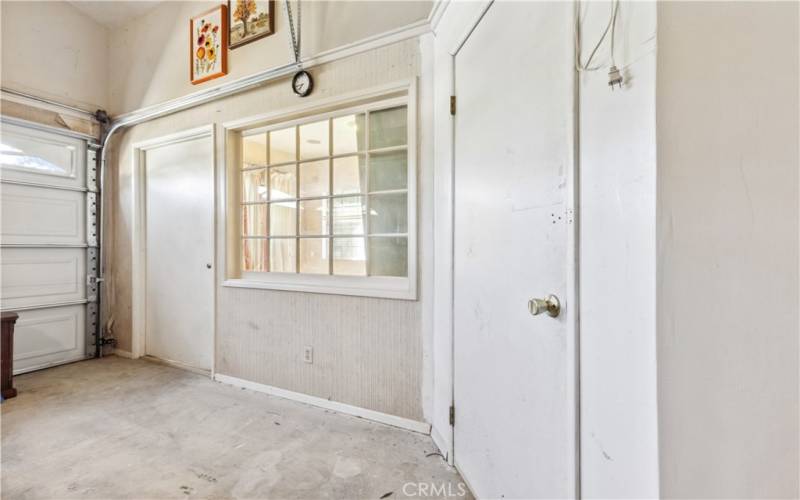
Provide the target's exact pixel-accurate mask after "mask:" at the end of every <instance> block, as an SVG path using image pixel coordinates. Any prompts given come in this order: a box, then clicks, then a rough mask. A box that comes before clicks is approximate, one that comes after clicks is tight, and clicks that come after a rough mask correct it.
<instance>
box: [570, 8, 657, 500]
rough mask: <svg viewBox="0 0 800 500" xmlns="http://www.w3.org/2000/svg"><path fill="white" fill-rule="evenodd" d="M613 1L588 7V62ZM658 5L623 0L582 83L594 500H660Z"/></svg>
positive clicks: (585, 326)
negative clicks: (614, 72) (615, 73)
mask: <svg viewBox="0 0 800 500" xmlns="http://www.w3.org/2000/svg"><path fill="white" fill-rule="evenodd" d="M610 10H611V8H610V4H609V2H583V3H582V12H581V19H582V20H583V26H582V37H581V39H582V42H581V44H582V59H583V60H584V61H585V60H586V59H587V58H588V57H589V53H590V52H591V50H592V49H593V48H594V46H595V44H596V43H597V40H598V39H599V38H600V35H601V34H602V31H603V30H604V29H605V28H606V26H607V25H608V20H609V13H610ZM655 35H656V4H655V3H654V2H632V1H623V2H621V3H620V7H619V12H618V19H617V31H616V40H615V41H616V43H615V45H616V50H615V56H616V63H617V66H618V67H619V68H620V69H621V70H622V71H623V74H624V77H625V83H624V85H623V87H622V89H619V88H617V89H614V90H613V91H612V90H611V89H610V88H609V87H608V66H609V65H610V60H609V57H608V54H609V44H608V41H609V40H606V44H605V45H604V46H603V47H602V48H601V49H600V50H599V51H598V54H597V56H595V61H594V62H593V63H592V64H593V65H595V64H600V65H602V69H600V70H598V71H595V72H584V73H581V75H580V88H579V93H580V106H579V108H580V111H579V113H580V126H579V143H580V153H579V158H580V167H579V177H580V204H579V207H580V209H579V215H580V217H579V226H580V238H579V240H580V249H579V253H580V316H581V320H580V338H581V451H582V454H581V464H582V467H581V469H582V485H581V490H582V494H583V496H584V497H586V498H654V497H657V496H658V484H659V478H658V442H657V427H656V426H657V405H656V346H655V341H656V338H655V335H656V331H655V313H656V309H655V305H656V296H655V274H656V271H655V269H656V253H655V238H656V234H655V224H654V222H655V210H656V199H655V197H656V134H655V125H656V122H655V103H656V100H655V99H656V85H655V77H656V43H655Z"/></svg>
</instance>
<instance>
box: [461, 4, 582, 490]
mask: <svg viewBox="0 0 800 500" xmlns="http://www.w3.org/2000/svg"><path fill="white" fill-rule="evenodd" d="M571 10H572V5H571V4H569V3H566V2H561V3H556V2H552V3H541V2H495V3H494V4H493V5H492V6H491V7H490V8H489V9H488V11H487V12H486V14H485V15H484V17H483V18H482V19H481V20H480V21H479V23H478V24H477V26H476V27H475V30H474V31H473V32H472V33H471V35H470V36H469V38H468V39H467V40H466V42H465V43H464V45H463V46H462V47H461V48H460V50H459V51H458V52H457V54H456V55H455V66H454V67H455V94H456V98H457V100H458V106H457V112H456V115H455V174H454V175H455V207H454V208H455V224H454V231H455V233H454V264H455V268H454V328H455V339H454V342H455V343H454V370H455V372H454V401H455V410H456V411H455V429H454V433H455V434H454V458H455V463H456V465H457V467H458V468H459V470H460V471H461V472H462V474H463V475H464V477H465V479H466V480H467V481H468V482H469V483H470V485H471V487H472V488H473V489H474V493H475V494H476V495H477V496H479V497H481V498H484V497H485V498H501V497H505V498H568V497H572V496H574V495H575V494H576V466H575V460H576V453H575V443H576V437H575V436H576V421H575V411H576V408H575V393H574V391H575V385H574V370H575V345H574V342H573V337H572V336H573V335H574V332H575V328H574V324H573V318H574V311H573V310H571V308H570V305H571V304H570V297H568V295H569V294H572V293H573V287H572V286H570V285H569V280H570V278H569V277H570V275H571V271H572V270H571V268H570V264H569V260H570V258H569V255H570V254H571V252H570V251H569V245H571V244H572V243H571V241H572V240H571V238H570V232H571V231H572V221H571V216H570V214H571V211H570V203H571V202H570V199H571V193H572V189H571V187H570V186H571V182H572V181H571V175H572V173H571V172H572V161H573V160H572V158H573V153H572V148H573V139H572V137H573V136H572V126H573V118H572V117H573V108H572V102H573V88H574V85H573V70H572V60H573V56H572V47H573V46H572V43H571V33H572V31H571V29H572V28H571V21H570V19H571V17H570V16H571ZM549 294H554V295H556V296H557V297H558V298H559V299H560V300H561V306H562V307H561V312H560V315H559V316H558V317H551V316H549V315H548V314H546V313H545V314H540V315H537V316H534V315H532V314H531V313H530V312H529V310H528V300H529V299H530V298H544V297H546V296H547V295H549Z"/></svg>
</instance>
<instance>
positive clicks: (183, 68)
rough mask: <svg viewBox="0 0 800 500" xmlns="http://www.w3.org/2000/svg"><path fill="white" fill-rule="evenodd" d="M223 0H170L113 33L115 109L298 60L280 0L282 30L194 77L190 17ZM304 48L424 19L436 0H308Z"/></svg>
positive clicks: (309, 51)
mask: <svg viewBox="0 0 800 500" xmlns="http://www.w3.org/2000/svg"><path fill="white" fill-rule="evenodd" d="M219 3H220V2H219V1H213V0H212V1H202V0H197V1H169V2H164V3H163V4H162V5H159V6H158V7H156V8H155V9H153V10H152V11H150V12H149V13H147V14H146V15H144V16H142V17H140V18H138V19H136V20H133V21H131V22H129V23H127V24H125V25H124V26H121V27H120V28H117V29H114V30H112V31H111V32H110V45H109V65H110V68H109V69H110V71H111V78H110V81H109V89H110V111H111V112H112V113H113V114H121V113H124V112H128V111H132V110H134V109H137V108H141V107H144V106H148V105H152V104H157V103H160V102H163V101H166V100H169V99H174V98H176V97H180V96H183V95H186V94H189V93H191V92H195V91H198V90H201V89H205V88H209V87H214V86H217V85H219V84H221V83H224V82H226V81H229V80H233V79H236V78H239V77H243V76H248V75H251V74H253V73H256V72H258V71H261V70H265V69H269V68H273V67H277V66H281V65H283V64H286V63H289V62H292V61H293V60H294V56H293V55H292V54H293V53H292V48H291V43H290V41H289V34H288V31H289V25H288V22H287V21H286V15H285V14H284V9H283V1H276V2H275V8H274V12H275V31H276V32H275V34H273V35H271V36H268V37H265V38H261V39H259V40H256V41H254V42H251V43H249V44H247V45H243V46H241V47H237V48H235V49H233V50H231V51H230V52H229V53H228V75H226V76H224V77H221V78H217V79H214V80H209V81H208V82H205V83H202V84H200V85H192V84H191V82H190V81H189V55H188V50H187V49H188V48H187V43H188V41H187V40H188V31H187V30H188V29H189V28H188V20H189V19H190V18H191V17H192V16H194V15H196V14H198V13H201V12H204V11H206V10H208V9H209V8H211V7H213V6H214V5H219ZM302 9H303V11H302V16H301V18H302V22H303V29H302V53H303V56H304V57H306V56H313V55H316V54H319V53H321V52H323V51H326V50H330V49H333V48H336V47H340V46H342V45H346V44H349V43H353V42H356V41H359V40H362V39H364V38H367V37H370V36H373V35H378V34H381V33H385V32H387V31H392V30H396V29H398V28H401V27H404V26H406V25H408V24H412V23H414V22H416V21H424V20H425V19H426V17H427V16H428V13H429V12H430V10H431V2H429V1H409V2H400V1H371V2H370V1H324V2H319V1H318V2H303V6H302Z"/></svg>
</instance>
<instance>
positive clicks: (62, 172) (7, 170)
mask: <svg viewBox="0 0 800 500" xmlns="http://www.w3.org/2000/svg"><path fill="white" fill-rule="evenodd" d="M1 131H2V137H3V139H2V145H1V146H0V176H1V177H2V179H3V180H4V181H7V182H8V181H15V182H29V183H35V184H47V185H51V186H59V187H70V188H80V189H82V188H84V187H85V186H86V181H85V169H84V165H85V163H86V161H85V154H86V152H85V151H86V148H85V143H84V142H83V141H81V140H80V139H74V138H71V137H63V136H58V135H55V134H48V133H46V132H41V131H38V130H33V129H27V128H24V127H20V126H16V125H11V124H8V123H4V124H2V129H1Z"/></svg>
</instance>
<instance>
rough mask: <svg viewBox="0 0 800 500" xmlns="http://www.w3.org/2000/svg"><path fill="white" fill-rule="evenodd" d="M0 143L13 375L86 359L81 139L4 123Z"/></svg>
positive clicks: (3, 282)
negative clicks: (13, 323)
mask: <svg viewBox="0 0 800 500" xmlns="http://www.w3.org/2000/svg"><path fill="white" fill-rule="evenodd" d="M0 139H1V142H2V143H1V144H0V213H2V220H1V221H0V247H1V248H0V302H1V303H2V309H3V310H4V311H14V312H17V313H18V314H19V319H18V320H17V324H16V328H15V334H14V373H15V374H17V373H23V372H26V371H31V370H36V369H39V368H45V367H47V366H53V365H58V364H63V363H69V362H71V361H76V360H79V359H83V358H85V357H86V356H87V353H88V355H91V354H92V352H93V349H88V350H87V344H91V343H93V338H92V336H91V334H92V333H93V330H94V328H93V326H94V324H95V323H94V322H95V321H96V320H95V319H94V311H96V306H95V304H91V305H92V314H89V315H88V317H87V303H88V302H90V301H94V300H95V299H96V297H95V295H96V288H95V287H94V286H92V287H88V289H87V276H88V275H89V274H91V275H92V276H96V274H97V268H96V266H97V263H96V255H97V249H96V248H94V247H95V246H96V245H97V241H96V237H95V233H94V224H93V221H94V218H95V215H96V214H95V213H94V200H95V199H96V198H95V196H96V195H95V193H93V192H92V191H96V189H97V187H96V183H95V176H94V171H95V168H96V167H95V165H94V164H93V163H94V154H93V153H91V154H89V153H88V150H87V141H86V140H84V139H80V138H76V137H69V136H66V135H63V134H60V133H55V132H50V131H44V130H40V129H35V128H29V127H26V126H20V125H16V124H10V123H5V122H4V123H3V124H2V130H0ZM88 156H91V162H89V163H91V168H89V169H87V157H88ZM87 202H88V206H89V207H90V211H89V212H88V213H87ZM87 228H88V229H87ZM87 267H88V268H87ZM87 323H88V325H87ZM87 336H88V337H89V338H87Z"/></svg>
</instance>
